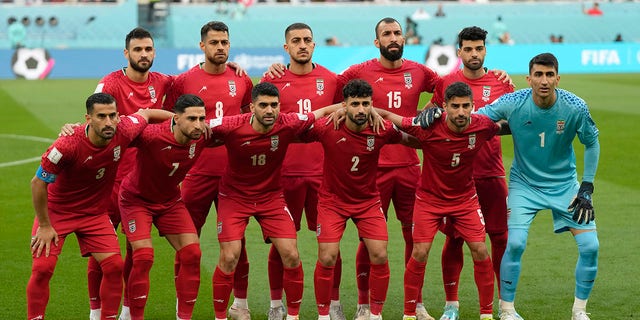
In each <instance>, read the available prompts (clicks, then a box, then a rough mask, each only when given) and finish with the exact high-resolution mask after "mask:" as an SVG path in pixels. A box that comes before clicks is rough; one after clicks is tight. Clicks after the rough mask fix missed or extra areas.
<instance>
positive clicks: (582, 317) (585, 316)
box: [571, 310, 591, 320]
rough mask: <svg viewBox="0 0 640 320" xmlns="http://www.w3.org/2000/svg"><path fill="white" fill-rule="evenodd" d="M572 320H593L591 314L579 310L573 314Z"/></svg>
mask: <svg viewBox="0 0 640 320" xmlns="http://www.w3.org/2000/svg"><path fill="white" fill-rule="evenodd" d="M571 320H591V318H589V313H587V312H586V311H584V310H577V311H574V312H573V315H572V316H571Z"/></svg>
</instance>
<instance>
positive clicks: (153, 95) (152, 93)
mask: <svg viewBox="0 0 640 320" xmlns="http://www.w3.org/2000/svg"><path fill="white" fill-rule="evenodd" d="M149 96H150V97H151V103H156V102H158V98H156V89H155V88H154V87H153V86H149Z"/></svg>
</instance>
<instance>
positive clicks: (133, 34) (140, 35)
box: [124, 27, 153, 49]
mask: <svg viewBox="0 0 640 320" xmlns="http://www.w3.org/2000/svg"><path fill="white" fill-rule="evenodd" d="M147 38H149V39H151V41H152V42H153V37H152V36H151V32H149V31H147V29H145V28H140V27H137V28H134V29H133V30H131V31H129V33H127V36H126V37H125V38H124V48H125V49H129V44H130V43H131V39H147Z"/></svg>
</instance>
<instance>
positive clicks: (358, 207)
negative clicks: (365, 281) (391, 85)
mask: <svg viewBox="0 0 640 320" xmlns="http://www.w3.org/2000/svg"><path fill="white" fill-rule="evenodd" d="M343 95H344V102H343V103H342V105H343V106H344V108H345V110H346V111H345V114H346V118H345V122H344V124H341V125H340V127H339V129H338V130H335V129H334V128H333V126H325V125H323V123H325V122H326V120H325V119H319V120H316V124H315V125H314V127H313V129H311V130H309V131H308V132H307V133H306V134H305V140H308V141H320V143H322V147H323V149H324V151H325V156H326V157H325V159H324V178H323V181H322V186H321V188H320V192H319V194H320V197H319V198H320V200H319V203H318V226H317V237H318V262H317V263H316V270H315V274H314V279H315V281H314V288H315V293H316V304H317V306H318V314H319V317H318V320H330V319H334V318H333V317H330V313H329V310H330V300H331V288H332V286H331V284H332V282H333V273H334V268H335V265H336V260H337V258H338V255H339V252H340V239H341V238H342V235H343V233H344V229H345V227H346V221H347V220H348V219H352V220H353V221H354V222H355V224H356V227H357V228H358V235H359V237H360V238H361V239H362V240H363V242H364V243H365V244H366V245H367V248H368V249H369V255H370V261H371V262H372V263H371V270H370V273H371V277H370V280H369V281H370V284H369V286H370V287H371V299H372V304H371V317H370V319H372V320H373V319H382V317H381V312H382V307H383V304H384V301H385V299H386V295H387V288H388V286H389V262H388V260H387V240H388V235H387V224H386V220H385V217H384V214H383V213H382V208H381V207H380V194H379V193H378V190H377V186H376V172H377V171H376V169H377V166H378V156H379V154H380V148H381V147H382V146H383V145H384V144H386V143H399V142H401V141H402V140H403V139H402V138H403V133H401V132H400V131H398V130H397V128H395V126H391V124H390V123H387V127H392V128H391V129H389V130H386V131H383V133H382V134H380V135H378V134H376V133H375V132H374V131H373V130H372V129H371V128H369V124H368V122H369V118H370V116H371V108H372V103H371V96H372V89H371V85H369V84H368V83H367V82H366V81H364V80H360V79H356V80H351V81H349V83H347V85H346V86H345V87H344V89H343ZM404 136H407V135H406V134H404ZM405 140H407V139H405Z"/></svg>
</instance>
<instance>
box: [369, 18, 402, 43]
mask: <svg viewBox="0 0 640 320" xmlns="http://www.w3.org/2000/svg"><path fill="white" fill-rule="evenodd" d="M383 22H384V23H397V24H398V25H399V26H400V29H402V25H401V24H400V22H398V20H396V19H394V18H391V17H386V18H382V20H380V21H378V23H376V28H375V30H374V31H375V32H376V39H378V27H379V26H380V25H381V24H382V23H383Z"/></svg>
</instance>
